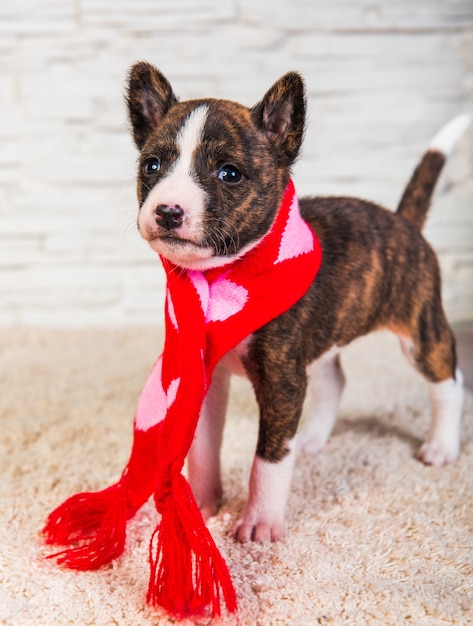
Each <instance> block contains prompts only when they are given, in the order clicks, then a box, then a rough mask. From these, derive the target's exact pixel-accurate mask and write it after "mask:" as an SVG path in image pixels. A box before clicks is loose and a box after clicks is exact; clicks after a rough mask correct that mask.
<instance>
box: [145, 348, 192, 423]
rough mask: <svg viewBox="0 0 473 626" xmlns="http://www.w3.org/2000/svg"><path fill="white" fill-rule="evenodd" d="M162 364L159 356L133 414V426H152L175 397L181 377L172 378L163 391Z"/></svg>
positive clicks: (164, 412) (158, 420)
mask: <svg viewBox="0 0 473 626" xmlns="http://www.w3.org/2000/svg"><path fill="white" fill-rule="evenodd" d="M162 366H163V359H162V357H160V358H159V359H158V360H157V361H156V363H155V365H154V367H153V369H152V371H151V374H150V375H149V377H148V380H147V381H146V384H145V386H144V389H143V393H142V394H141V396H140V399H139V402H138V407H137V410H136V415H135V426H136V428H137V429H138V430H143V431H147V430H149V429H150V428H151V427H152V426H156V424H159V422H161V421H162V420H163V419H164V417H165V416H166V413H167V411H168V409H169V408H170V407H171V406H172V405H173V403H174V400H175V399H176V396H177V390H178V388H179V383H180V380H181V379H180V378H175V379H174V380H172V381H171V382H170V384H169V387H168V390H167V391H164V389H163V385H162V382H161V371H162Z"/></svg>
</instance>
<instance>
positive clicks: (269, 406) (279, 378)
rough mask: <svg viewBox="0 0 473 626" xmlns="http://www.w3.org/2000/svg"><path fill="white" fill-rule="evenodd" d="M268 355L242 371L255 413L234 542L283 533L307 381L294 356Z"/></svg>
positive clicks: (267, 538)
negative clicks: (256, 421) (245, 495)
mask: <svg viewBox="0 0 473 626" xmlns="http://www.w3.org/2000/svg"><path fill="white" fill-rule="evenodd" d="M270 352H271V353H267V354H266V355H264V358H261V360H260V361H259V365H258V366H257V367H256V368H255V370H254V371H252V368H251V367H250V368H249V369H248V374H249V377H250V379H251V380H252V382H253V385H254V388H255V392H256V397H257V400H258V404H259V408H260V426H259V436H258V445H257V450H256V456H255V459H254V461H253V466H252V469H251V475H250V483H249V493H248V500H247V503H246V506H245V508H244V510H243V513H242V516H241V518H240V520H239V521H238V522H237V524H236V526H235V527H234V529H233V533H232V534H233V536H234V538H235V539H236V540H237V541H240V542H247V541H258V542H266V541H278V540H280V539H282V538H283V536H284V533H285V512H286V504H287V500H288V496H289V490H290V486H291V478H292V471H293V468H294V461H295V458H296V451H297V445H296V431H297V426H298V423H299V419H300V416H301V413H302V404H303V402H304V396H305V391H306V386H307V376H306V372H305V367H304V364H303V363H302V362H301V360H300V359H299V358H298V356H299V355H296V356H295V357H294V359H288V360H287V361H283V362H282V361H281V359H280V355H281V353H282V351H281V350H278V349H277V347H275V349H274V350H271V351H270Z"/></svg>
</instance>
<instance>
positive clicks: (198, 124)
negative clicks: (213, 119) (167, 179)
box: [173, 104, 209, 176]
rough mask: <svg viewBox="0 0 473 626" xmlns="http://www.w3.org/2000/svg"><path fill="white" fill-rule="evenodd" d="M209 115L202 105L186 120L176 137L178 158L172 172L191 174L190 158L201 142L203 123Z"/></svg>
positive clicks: (205, 106)
mask: <svg viewBox="0 0 473 626" xmlns="http://www.w3.org/2000/svg"><path fill="white" fill-rule="evenodd" d="M208 113H209V107H208V106H207V105H205V104H204V105H202V106H199V107H197V109H194V110H193V111H192V113H191V114H190V115H189V117H188V118H187V119H186V122H185V124H184V126H183V127H182V128H181V130H180V131H179V134H178V136H177V145H178V147H179V152H180V156H179V158H178V160H177V161H176V166H175V168H174V170H173V171H174V172H177V171H179V172H180V173H181V174H184V173H187V174H188V175H189V176H190V175H191V173H192V169H193V167H192V158H193V155H194V152H195V150H196V148H197V147H198V145H199V144H200V142H201V141H202V133H203V132H204V126H205V122H206V120H207V116H208Z"/></svg>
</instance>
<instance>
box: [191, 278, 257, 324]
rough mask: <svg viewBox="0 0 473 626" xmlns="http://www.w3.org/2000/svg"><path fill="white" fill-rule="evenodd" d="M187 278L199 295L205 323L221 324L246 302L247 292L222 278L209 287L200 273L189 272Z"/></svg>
mask: <svg viewBox="0 0 473 626" xmlns="http://www.w3.org/2000/svg"><path fill="white" fill-rule="evenodd" d="M189 277H190V279H191V281H192V284H193V285H194V287H195V289H196V291H197V293H198V294H199V298H200V303H201V305H202V310H203V312H204V315H205V320H206V321H207V322H223V321H225V320H226V319H228V318H229V317H232V315H235V314H236V313H238V312H239V311H241V310H242V309H243V307H244V306H245V304H246V303H247V301H248V291H247V290H246V289H245V287H242V286H241V285H237V284H236V283H234V282H233V281H231V280H228V279H227V278H225V277H224V276H221V277H219V278H217V279H216V280H215V281H214V282H213V283H211V285H210V287H209V284H208V283H207V281H206V279H205V277H204V276H203V274H202V273H201V272H194V271H193V272H189Z"/></svg>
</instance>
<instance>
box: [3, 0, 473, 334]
mask: <svg viewBox="0 0 473 626" xmlns="http://www.w3.org/2000/svg"><path fill="white" fill-rule="evenodd" d="M138 59H147V60H150V61H152V62H153V63H155V64H156V65H158V66H159V67H160V68H161V69H162V70H163V71H164V72H165V73H166V74H167V75H168V77H169V78H170V79H171V82H172V83H173V86H174V88H175V90H176V93H178V94H179V95H180V96H181V97H182V98H194V97H196V98H199V97H206V96H209V95H210V96H215V97H222V98H230V99H234V100H239V101H242V102H243V103H245V104H247V105H249V106H251V105H253V104H254V103H256V102H257V101H258V100H259V99H260V98H261V97H262V96H263V94H264V92H265V91H266V89H267V88H268V87H269V86H270V85H271V84H272V83H273V82H274V81H275V80H276V79H277V78H278V77H279V76H280V75H281V74H282V73H284V72H285V71H288V70H291V69H296V70H299V71H301V72H302V73H303V74H304V76H305V79H306V84H307V93H308V99H309V102H308V104H309V110H308V128H307V133H306V140H305V144H304V149H303V154H302V156H301V159H300V160H299V162H298V163H297V164H296V167H295V170H294V171H295V181H296V187H297V189H298V191H299V193H300V194H308V193H322V194H346V195H361V196H363V197H367V198H369V199H373V200H375V201H377V202H380V203H383V204H386V205H387V206H390V207H395V206H396V204H397V202H398V201H399V198H400V195H401V193H402V191H403V188H404V186H405V184H406V182H407V180H408V178H409V176H410V174H411V172H412V169H413V167H414V166H415V164H416V163H417V161H418V159H419V157H420V155H421V154H422V152H423V150H424V149H425V147H426V146H427V144H428V142H429V141H430V139H431V137H432V135H433V134H434V133H435V132H436V131H437V129H438V128H439V127H440V126H441V125H442V124H443V123H444V122H446V121H447V120H448V119H449V118H451V117H453V116H454V115H456V114H457V113H458V112H460V111H464V110H469V109H471V110H473V4H472V2H471V0H451V1H449V2H445V1H444V0H416V2H412V0H409V1H408V0H361V1H360V2H353V1H352V0H321V2H313V0H291V2H284V3H283V2H277V3H275V2H274V1H271V0H261V2H254V0H228V1H225V2H222V1H221V0H202V2H199V3H196V2H195V1H194V0H135V1H134V2H131V0H82V1H81V2H80V3H77V2H76V1H75V0H18V2H16V3H7V2H2V3H1V4H0V108H1V115H0V324H1V325H5V324H14V323H16V324H46V325H50V326H51V325H60V326H67V325H71V324H72V325H100V324H108V325H114V324H133V323H142V322H145V323H153V324H154V323H157V322H159V321H160V320H161V317H162V304H163V298H164V275H163V272H162V269H161V268H160V264H159V260H158V259H157V258H156V255H155V254H154V253H153V252H152V251H151V250H149V248H148V246H147V244H146V243H145V242H143V241H142V240H141V239H140V237H139V235H138V234H137V232H136V224H135V222H136V214H137V201H136V197H135V182H134V175H135V169H136V159H137V152H136V150H135V148H134V147H133V143H132V140H131V138H130V136H129V134H128V122H127V118H126V110H125V105H124V101H123V92H124V80H125V75H126V72H127V71H128V68H129V66H130V65H131V64H132V63H133V62H134V61H136V60H138ZM472 180H473V132H470V133H469V135H468V137H466V138H465V140H464V141H463V142H462V143H461V144H460V146H459V147H458V149H457V151H456V152H455V153H454V154H453V155H452V158H451V160H450V161H449V165H448V167H447V169H446V172H445V174H444V175H443V176H442V179H441V182H440V184H439V187H438V190H437V193H436V195H435V198H434V202H433V206H432V209H431V212H430V216H429V220H428V223H427V227H426V231H425V232H426V236H427V237H428V239H429V240H430V241H431V242H432V243H433V245H434V246H435V247H436V249H437V250H438V251H439V255H440V262H441V265H442V269H443V273H444V280H443V285H444V292H445V302H446V307H447V312H448V314H449V316H450V317H451V318H452V319H454V320H465V319H470V320H471V319H473V294H472V285H473V263H472V262H471V257H472V256H473V243H472V242H473V232H472V212H471V211H472V209H471V207H472V201H473V186H472V183H471V181H472Z"/></svg>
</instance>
